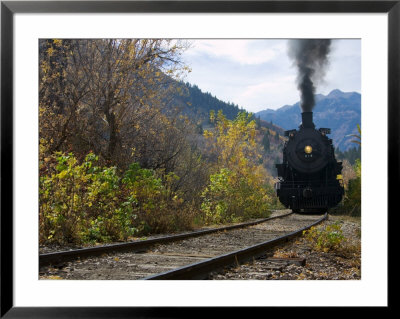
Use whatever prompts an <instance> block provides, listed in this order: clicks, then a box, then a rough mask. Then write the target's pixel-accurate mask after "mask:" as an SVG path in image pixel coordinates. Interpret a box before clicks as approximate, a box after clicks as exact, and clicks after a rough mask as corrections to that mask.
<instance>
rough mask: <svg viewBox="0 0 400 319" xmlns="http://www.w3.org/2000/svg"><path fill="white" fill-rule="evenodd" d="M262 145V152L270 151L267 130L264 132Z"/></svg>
mask: <svg viewBox="0 0 400 319" xmlns="http://www.w3.org/2000/svg"><path fill="white" fill-rule="evenodd" d="M262 145H263V146H264V150H265V151H266V152H269V151H270V142H269V133H268V130H267V131H266V133H265V135H264V137H263V140H262Z"/></svg>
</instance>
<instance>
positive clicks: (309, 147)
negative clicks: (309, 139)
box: [304, 145, 312, 154]
mask: <svg viewBox="0 0 400 319" xmlns="http://www.w3.org/2000/svg"><path fill="white" fill-rule="evenodd" d="M304 152H306V153H307V154H311V152H312V147H311V146H310V145H307V146H306V147H305V148H304Z"/></svg>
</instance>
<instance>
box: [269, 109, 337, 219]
mask: <svg viewBox="0 0 400 319" xmlns="http://www.w3.org/2000/svg"><path fill="white" fill-rule="evenodd" d="M301 116H302V124H301V125H300V126H299V130H296V129H294V130H289V131H285V136H287V137H288V141H286V142H285V145H284V148H283V163H282V164H276V168H277V171H278V179H279V181H278V182H277V183H276V184H275V189H276V193H277V196H278V197H279V200H280V201H281V203H282V204H283V205H284V206H285V207H287V208H290V209H292V211H293V212H295V213H300V212H310V213H312V212H315V213H317V212H326V211H327V210H328V209H329V208H331V207H334V206H336V205H337V204H338V203H339V202H340V201H341V200H342V197H343V194H344V189H343V180H342V176H341V172H342V163H341V162H338V161H336V159H335V154H334V148H333V145H332V139H330V138H328V137H327V134H330V133H331V130H330V129H329V128H320V129H318V130H316V129H315V125H314V123H313V112H303V113H302V114H301Z"/></svg>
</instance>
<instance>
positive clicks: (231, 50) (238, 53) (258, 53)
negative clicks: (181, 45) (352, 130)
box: [188, 39, 281, 65]
mask: <svg viewBox="0 0 400 319" xmlns="http://www.w3.org/2000/svg"><path fill="white" fill-rule="evenodd" d="M192 43H193V47H192V49H190V50H188V54H189V55H194V56H195V55H204V54H205V55H208V56H210V57H214V58H220V57H223V58H226V59H229V60H231V61H234V62H237V63H240V64H243V65H251V64H262V63H266V62H269V61H271V60H273V59H274V58H276V57H277V56H278V54H279V52H280V50H281V43H272V42H271V43H269V44H268V45H267V43H265V42H263V41H262V40H211V39H210V40H194V41H192Z"/></svg>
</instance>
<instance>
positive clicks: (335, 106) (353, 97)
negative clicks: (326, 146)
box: [255, 89, 361, 151]
mask: <svg viewBox="0 0 400 319" xmlns="http://www.w3.org/2000/svg"><path fill="white" fill-rule="evenodd" d="M315 101H316V105H315V106H314V109H313V113H314V114H313V120H314V123H315V125H316V127H327V128H330V129H331V132H332V133H331V135H330V138H332V140H333V144H334V146H335V148H339V149H340V150H342V151H345V150H348V149H349V148H352V147H354V146H355V144H354V143H352V142H351V140H352V138H351V137H349V136H348V135H350V134H358V132H357V124H361V94H360V93H358V92H343V91H341V90H339V89H335V90H332V91H331V92H330V93H329V94H327V95H323V94H316V96H315ZM301 112H302V110H301V107H300V102H297V103H295V104H293V105H284V106H282V107H281V108H279V109H277V110H271V109H265V110H262V111H259V112H257V113H255V116H257V117H259V118H260V119H261V120H264V121H267V122H273V123H274V124H276V125H278V126H280V127H282V128H283V129H285V130H290V129H297V128H298V127H299V125H300V123H301Z"/></svg>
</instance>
